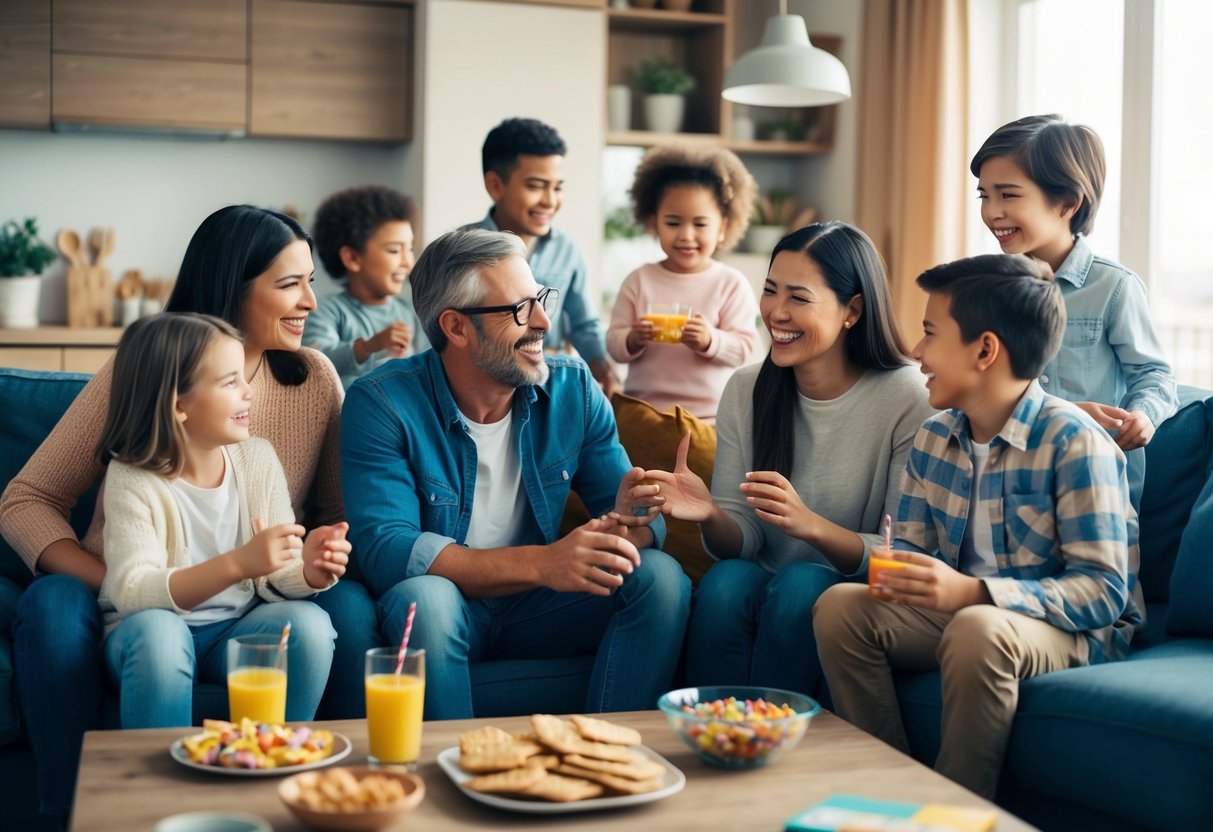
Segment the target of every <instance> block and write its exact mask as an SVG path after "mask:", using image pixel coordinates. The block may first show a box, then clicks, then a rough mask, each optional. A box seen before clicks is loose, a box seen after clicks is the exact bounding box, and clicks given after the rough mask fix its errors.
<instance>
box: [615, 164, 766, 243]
mask: <svg viewBox="0 0 1213 832" xmlns="http://www.w3.org/2000/svg"><path fill="white" fill-rule="evenodd" d="M675 185H699V186H702V187H704V188H707V189H708V190H709V191H710V192H711V193H712V196H714V197H715V198H716V204H717V205H718V206H720V213H721V215H722V216H723V217H724V218H725V219H726V220H728V229H727V230H726V231H725V235H724V240H722V241H721V243H720V248H721V249H722V250H724V251H728V250H729V249H731V248H732V247H733V246H735V245H737V241H738V240H740V239H741V237H742V235H743V234H745V232H746V228H748V227H749V225H750V215H751V214H752V213H753V211H754V197H755V195H756V193H757V191H758V186H757V185H756V184H755V183H754V177H753V176H751V175H750V172H749V171H748V170H746V166H745V165H744V164H743V163H742V161H741V159H739V158H737V154H735V153H733V152H732V151H731V150H725V149H724V148H722V147H711V146H708V145H705V146H702V147H697V146H693V145H684V144H671V145H663V146H661V147H654V148H653V149H652V150H650V151H649V152H648V153H646V154H645V155H644V159H642V160H641V162H640V165H639V166H638V167H637V168H636V178H635V179H634V180H633V181H632V189H631V190H630V191H629V192H628V193H629V195H630V196H631V197H632V212H633V215H634V216H635V217H636V221H637V222H638V223H640V224H641V225H646V224H647V223H648V222H649V221H650V220H651V219H653V218H654V217H656V216H657V211H658V209H659V208H660V206H661V198H662V197H663V196H665V192H666V191H667V190H668V189H669V188H671V187H673V186H675Z"/></svg>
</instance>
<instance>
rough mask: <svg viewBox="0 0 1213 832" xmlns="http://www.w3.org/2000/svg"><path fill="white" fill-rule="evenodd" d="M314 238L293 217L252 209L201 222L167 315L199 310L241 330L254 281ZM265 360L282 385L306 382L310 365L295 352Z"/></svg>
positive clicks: (270, 354)
mask: <svg viewBox="0 0 1213 832" xmlns="http://www.w3.org/2000/svg"><path fill="white" fill-rule="evenodd" d="M297 240H303V241H304V242H306V243H307V245H308V248H309V249H310V248H311V247H312V238H311V236H310V235H309V234H308V233H307V231H306V230H304V228H303V226H302V225H300V224H299V222H298V221H297V220H296V219H294V218H293V217H290V216H287V215H286V214H282V213H279V212H278V211H271V210H269V209H268V208H257V207H256V206H253V205H229V206H228V207H226V208H220V209H219V210H218V211H216V212H215V213H213V214H211V215H210V216H209V217H207V218H206V219H204V220H203V221H202V224H201V225H199V226H198V230H197V231H195V232H194V236H193V237H192V238H190V244H189V246H187V247H186V249H185V258H184V259H183V260H182V261H181V271H180V272H179V273H178V274H177V284H176V285H175V286H174V287H173V293H172V295H171V296H170V297H169V299H168V304H167V305H166V306H165V311H166V312H200V313H202V314H204V315H214V316H215V317H216V318H222V319H223V320H225V321H227V322H228V323H229V324H231V325H232V326H234V327H236V328H237V329H241V320H240V311H241V308H242V306H243V304H244V298H245V296H246V295H248V292H249V290H250V289H251V288H252V285H253V280H255V279H256V278H257V276H258V275H260V274H263V273H264V272H265V270H266V269H268V268H269V267H270V264H271V263H273V262H274V260H275V258H277V257H278V255H279V254H281V253H282V250H283V249H284V248H286V247H287V246H288V245H290V244H291V243H293V242H295V241H297ZM265 361H266V364H268V365H269V368H270V372H271V373H273V374H274V378H275V379H277V380H278V382H279V383H280V384H285V385H288V386H291V387H294V386H298V385H300V384H303V383H304V382H305V381H307V375H308V369H307V362H306V361H305V360H304V359H303V357H302V356H300V355H299V354H298V353H297V352H292V351H290V350H266V351H265Z"/></svg>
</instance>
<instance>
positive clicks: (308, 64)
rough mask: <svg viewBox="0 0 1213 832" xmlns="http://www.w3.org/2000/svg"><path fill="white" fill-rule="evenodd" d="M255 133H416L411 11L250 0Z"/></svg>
mask: <svg viewBox="0 0 1213 832" xmlns="http://www.w3.org/2000/svg"><path fill="white" fill-rule="evenodd" d="M251 9H252V23H251V38H250V40H251V44H252V54H251V64H250V70H249V71H250V74H251V84H250V87H251V98H250V107H249V113H250V118H249V133H250V134H252V135H255V136H278V137H311V138H325V139H355V140H367V141H383V142H399V141H405V140H407V139H408V138H409V137H410V126H411V125H410V121H411V119H410V114H411V110H412V97H411V90H412V74H413V8H412V7H411V6H408V5H395V6H383V5H370V4H367V5H362V4H357V3H349V2H305V0H252V6H251Z"/></svg>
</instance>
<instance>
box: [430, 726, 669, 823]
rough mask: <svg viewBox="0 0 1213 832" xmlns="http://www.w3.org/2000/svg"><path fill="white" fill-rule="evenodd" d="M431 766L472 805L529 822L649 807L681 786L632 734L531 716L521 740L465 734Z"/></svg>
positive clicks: (492, 731) (493, 730) (491, 729)
mask: <svg viewBox="0 0 1213 832" xmlns="http://www.w3.org/2000/svg"><path fill="white" fill-rule="evenodd" d="M438 765H439V767H441V768H442V770H443V771H444V772H446V774H447V776H448V777H450V778H451V782H453V783H454V784H455V786H456V787H457V788H458V789H459V790H460V791H462V792H463V793H464V794H465V795H467V796H468V797H470V798H471V799H472V800H475V801H477V802H479V803H484V804H486V805H488V806H495V807H497V808H498V809H506V810H509V811H512V812H530V813H534V814H561V813H566V812H590V811H595V810H599V809H611V808H618V807H623V806H634V805H637V804H640V803H649V802H652V801H654V800H661V799H662V798H664V797H669V796H670V795H672V794H676V793H677V792H679V791H681V790H682V787H683V786H685V785H686V782H687V780H686V776H685V775H683V773H682V772H681V771H679V770H678V769H677V768H675V767H674V766H673V765H672V764H671V763H670V762H669V760H667V759H665V758H664V757H662V756H661V755H660V754H658V753H657V752H655V751H653V750H652V749H650V748H646V747H645V746H644V745H643V744H642V737H641V736H640V733H639V732H638V731H636V730H634V729H632V728H628V727H626V726H623V725H618V724H616V723H613V722H608V721H607V720H604V719H596V718H594V717H587V716H574V717H572V718H570V719H562V718H560V717H556V716H551V715H549V714H535V715H534V716H532V717H531V730H530V731H527V732H524V733H520V734H511V733H509V732H508V731H503V730H502V729H500V728H497V727H495V726H491V725H490V726H486V727H484V728H478V729H476V730H474V731H465V732H464V733H462V734H460V735H459V746H458V747H455V746H452V747H451V748H448V749H446V750H445V751H443V752H441V753H440V754H439V755H438Z"/></svg>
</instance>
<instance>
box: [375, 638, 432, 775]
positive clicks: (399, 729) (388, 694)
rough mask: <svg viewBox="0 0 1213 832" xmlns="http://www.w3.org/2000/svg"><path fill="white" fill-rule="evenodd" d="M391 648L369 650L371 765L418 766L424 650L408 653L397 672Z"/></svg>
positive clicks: (412, 767) (423, 699) (423, 681)
mask: <svg viewBox="0 0 1213 832" xmlns="http://www.w3.org/2000/svg"><path fill="white" fill-rule="evenodd" d="M398 652H399V651H397V650H396V649H395V648H392V647H376V648H375V649H374V650H367V651H366V679H365V682H366V734H367V739H368V741H369V743H370V761H371V765H403V766H405V767H407V768H409V769H414V768H416V767H417V758H418V757H420V756H421V716H422V712H423V710H424V706H425V651H424V650H409V651H408V653H407V654H406V655H405V658H404V667H403V668H402V669H401V671H400V673H396V657H397V655H398Z"/></svg>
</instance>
